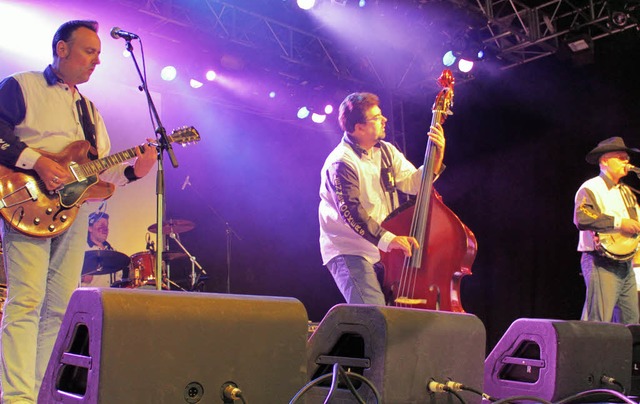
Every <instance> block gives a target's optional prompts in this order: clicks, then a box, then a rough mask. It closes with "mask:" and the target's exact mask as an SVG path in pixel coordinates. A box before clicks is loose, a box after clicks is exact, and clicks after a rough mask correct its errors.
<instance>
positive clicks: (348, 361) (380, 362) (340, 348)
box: [305, 304, 486, 404]
mask: <svg viewBox="0 0 640 404" xmlns="http://www.w3.org/2000/svg"><path fill="white" fill-rule="evenodd" d="M485 341H486V332H485V329H484V325H483V324H482V322H481V321H480V320H479V319H478V318H477V317H476V316H474V315H471V314H455V313H449V312H438V311H431V310H417V309H408V308H397V307H385V306H372V305H345V304H339V305H337V306H334V307H333V308H332V309H331V310H330V311H329V312H328V313H327V315H326V316H325V317H324V319H323V320H322V321H321V322H320V324H319V325H318V328H317V330H316V331H315V332H314V333H313V335H312V336H311V338H309V341H308V343H307V360H308V367H307V371H308V374H309V378H310V380H315V379H317V378H319V377H322V376H324V375H327V374H329V373H332V370H333V369H332V366H333V364H334V363H336V362H337V363H339V364H341V365H342V366H343V368H345V369H347V368H348V369H350V370H351V371H353V372H357V373H358V374H360V375H362V376H364V377H365V378H366V379H367V380H369V381H370V382H371V383H372V384H373V385H374V386H375V388H376V389H377V390H378V392H379V393H380V395H381V397H382V401H381V402H383V403H394V404H402V403H434V402H441V403H445V402H446V403H451V402H452V401H451V400H453V401H456V400H457V399H456V398H455V397H452V396H451V395H450V393H435V394H432V393H430V392H429V391H428V389H427V384H428V383H429V381H430V380H431V379H433V380H435V381H437V382H441V383H445V382H447V381H449V380H453V381H456V382H459V383H463V384H464V385H467V386H469V387H472V388H475V389H477V390H482V381H483V377H482V375H483V365H484V357H485ZM330 381H331V380H328V381H327V382H326V383H322V384H319V385H316V386H314V387H313V388H311V389H310V390H309V392H308V393H306V394H305V398H306V400H305V403H322V402H323V401H324V399H325V397H326V396H327V394H328V392H329V388H330ZM354 387H356V390H357V392H358V394H359V395H361V396H362V398H364V400H365V401H366V402H367V403H371V402H374V396H373V393H372V392H371V390H370V388H369V387H368V386H367V385H366V383H361V382H359V381H358V380H355V381H354ZM460 394H461V395H462V396H463V397H464V398H465V400H466V401H467V402H468V403H479V402H481V401H482V400H481V397H480V396H479V395H473V394H471V393H469V392H466V391H464V392H460ZM353 402H355V401H354V396H353V395H352V394H351V392H350V391H349V390H348V389H347V387H346V385H340V386H339V388H338V389H337V390H336V392H335V393H334V394H333V395H332V400H331V403H332V404H337V403H353Z"/></svg>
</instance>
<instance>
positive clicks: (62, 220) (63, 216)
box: [60, 215, 67, 223]
mask: <svg viewBox="0 0 640 404" xmlns="http://www.w3.org/2000/svg"><path fill="white" fill-rule="evenodd" d="M60 221H61V222H63V223H64V222H66V221H67V215H62V216H60Z"/></svg>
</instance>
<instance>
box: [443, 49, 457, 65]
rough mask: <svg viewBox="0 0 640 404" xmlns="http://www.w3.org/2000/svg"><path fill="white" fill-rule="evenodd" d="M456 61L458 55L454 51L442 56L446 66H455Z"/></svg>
mask: <svg viewBox="0 0 640 404" xmlns="http://www.w3.org/2000/svg"><path fill="white" fill-rule="evenodd" d="M455 62H456V57H455V56H454V54H453V51H448V52H447V53H445V54H444V56H443V57H442V64H443V65H445V66H453V64H454V63H455Z"/></svg>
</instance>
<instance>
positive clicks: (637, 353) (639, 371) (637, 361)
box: [627, 324, 640, 397]
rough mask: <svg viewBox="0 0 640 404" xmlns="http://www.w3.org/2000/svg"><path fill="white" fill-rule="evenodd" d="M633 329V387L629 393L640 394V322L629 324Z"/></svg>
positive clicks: (629, 327) (628, 326) (631, 329)
mask: <svg viewBox="0 0 640 404" xmlns="http://www.w3.org/2000/svg"><path fill="white" fill-rule="evenodd" d="M627 328H628V329H629V331H631V338H632V340H633V348H632V354H631V389H630V390H629V395H631V396H636V397H637V396H640V324H629V325H627Z"/></svg>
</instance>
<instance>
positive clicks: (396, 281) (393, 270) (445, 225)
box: [381, 69, 477, 312]
mask: <svg viewBox="0 0 640 404" xmlns="http://www.w3.org/2000/svg"><path fill="white" fill-rule="evenodd" d="M438 84H439V85H440V86H441V87H442V89H441V90H440V92H439V93H438V95H437V96H436V100H435V102H434V104H433V108H432V113H433V116H432V120H431V125H432V126H433V125H435V124H436V123H440V124H442V123H444V121H445V119H446V118H447V116H449V115H451V114H452V112H451V106H452V105H453V84H454V78H453V74H452V73H451V71H450V70H447V69H445V70H444V71H443V72H442V75H441V76H440V78H439V79H438ZM435 152H436V150H435V145H434V144H433V142H432V141H431V139H428V141H427V147H426V152H425V157H424V165H423V172H422V180H421V185H420V190H419V191H418V193H417V194H416V197H415V199H410V200H409V201H408V202H406V203H404V204H403V205H401V206H400V207H398V208H397V209H396V210H394V211H393V212H391V214H390V215H389V216H388V217H387V218H386V219H385V220H384V221H383V222H382V227H384V228H385V229H386V230H388V231H390V232H392V233H394V234H396V235H402V236H411V237H415V238H416V240H418V243H419V247H418V248H412V254H411V257H405V255H404V254H403V252H402V251H400V250H392V251H390V252H382V251H381V260H382V263H383V265H384V280H383V285H382V289H383V292H384V293H385V296H386V297H387V302H388V304H389V305H393V306H400V307H411V308H418V309H429V310H443V311H451V312H464V309H463V308H462V302H461V300H460V283H461V280H462V278H463V277H464V276H466V275H471V265H472V264H473V260H474V259H475V256H476V250H477V249H476V238H475V236H474V234H473V232H472V231H471V230H469V228H468V227H467V226H465V225H464V223H462V222H461V221H460V219H459V218H458V216H456V215H455V213H453V212H452V211H451V210H450V209H449V208H448V207H447V206H446V205H445V204H444V203H443V202H442V197H441V196H440V195H439V194H438V193H437V192H436V191H435V189H434V188H433V184H432V182H433V178H434V160H435Z"/></svg>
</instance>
